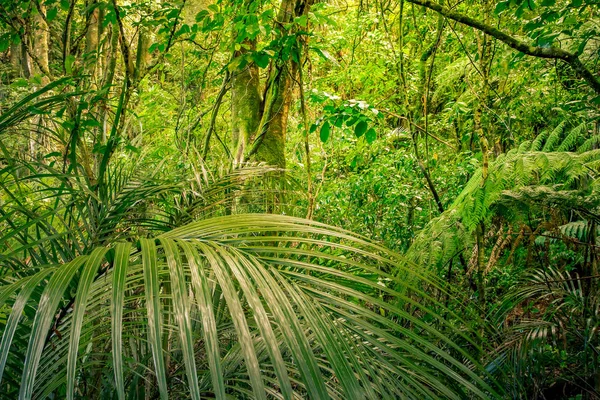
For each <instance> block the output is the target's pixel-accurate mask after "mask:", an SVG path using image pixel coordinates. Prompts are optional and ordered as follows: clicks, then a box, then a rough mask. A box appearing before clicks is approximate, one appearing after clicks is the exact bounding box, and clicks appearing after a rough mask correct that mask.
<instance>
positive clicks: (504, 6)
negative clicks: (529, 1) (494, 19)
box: [494, 1, 510, 15]
mask: <svg viewBox="0 0 600 400" xmlns="http://www.w3.org/2000/svg"><path fill="white" fill-rule="evenodd" d="M509 5H510V1H501V2H499V3H498V4H496V8H495V9H494V14H496V15H499V14H500V13H501V12H502V11H504V10H506V9H507V8H508V6H509Z"/></svg>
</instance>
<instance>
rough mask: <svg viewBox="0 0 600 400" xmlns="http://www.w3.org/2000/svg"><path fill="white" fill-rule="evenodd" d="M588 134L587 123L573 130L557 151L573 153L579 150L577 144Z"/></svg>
mask: <svg viewBox="0 0 600 400" xmlns="http://www.w3.org/2000/svg"><path fill="white" fill-rule="evenodd" d="M586 132H587V124H586V123H585V122H584V123H582V124H581V125H579V126H577V127H575V128H574V129H571V131H570V132H569V134H568V135H567V136H566V137H565V138H564V140H563V141H562V143H561V144H560V145H559V146H558V148H557V149H556V151H571V150H573V149H575V148H577V144H578V143H579V142H581V140H582V139H583V138H584V133H586Z"/></svg>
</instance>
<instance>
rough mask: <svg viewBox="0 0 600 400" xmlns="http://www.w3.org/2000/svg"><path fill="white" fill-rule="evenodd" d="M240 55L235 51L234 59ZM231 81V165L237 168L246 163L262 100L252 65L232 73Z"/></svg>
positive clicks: (256, 73) (256, 75) (257, 78)
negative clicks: (232, 150)
mask: <svg viewBox="0 0 600 400" xmlns="http://www.w3.org/2000/svg"><path fill="white" fill-rule="evenodd" d="M245 44H246V45H248V46H251V48H253V47H254V43H251V42H249V41H246V43H245ZM242 54H243V52H242V51H237V52H235V53H234V57H239V56H241V55H242ZM231 80H232V87H231V118H232V121H231V122H232V130H231V137H232V140H233V149H234V152H233V165H234V166H239V165H240V164H242V163H243V162H245V161H246V160H245V157H246V153H247V147H248V143H250V142H251V141H252V140H254V138H255V136H256V132H257V130H258V125H259V122H260V114H261V103H262V98H261V95H260V92H259V85H260V80H259V76H258V66H257V65H256V64H254V63H250V64H248V65H246V66H245V67H244V68H243V69H242V70H241V71H236V72H234V73H233V75H232V78H231Z"/></svg>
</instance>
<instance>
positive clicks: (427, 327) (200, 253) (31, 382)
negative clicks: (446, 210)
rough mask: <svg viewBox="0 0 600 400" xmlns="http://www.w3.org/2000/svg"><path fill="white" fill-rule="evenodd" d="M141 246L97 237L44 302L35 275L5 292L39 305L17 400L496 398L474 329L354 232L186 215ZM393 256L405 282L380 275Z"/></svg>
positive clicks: (268, 218) (424, 281)
mask: <svg viewBox="0 0 600 400" xmlns="http://www.w3.org/2000/svg"><path fill="white" fill-rule="evenodd" d="M136 246H137V250H135V249H134V250H133V251H131V246H130V245H129V244H125V243H119V244H116V247H115V248H114V250H113V249H112V247H111V246H109V247H108V248H106V247H99V248H97V249H96V250H94V251H93V252H92V255H91V256H89V257H86V256H81V257H78V258H76V259H75V261H73V262H71V263H68V264H65V265H63V266H60V267H58V268H57V269H51V270H48V271H49V272H48V274H51V277H50V279H49V282H48V284H47V286H46V289H45V290H44V294H43V295H42V299H41V300H40V301H39V302H37V300H36V299H35V298H31V299H28V298H27V297H29V296H28V295H27V293H28V292H27V291H31V290H32V289H31V287H35V286H37V285H38V284H41V282H42V281H43V277H37V279H36V280H35V281H33V280H30V278H23V279H22V280H23V283H22V285H23V286H22V287H23V289H21V292H20V293H23V296H20V294H16V295H15V294H14V293H13V292H11V291H10V290H9V291H8V292H9V295H8V297H7V301H8V302H9V304H10V303H12V304H13V309H14V310H15V311H18V310H19V309H22V307H23V304H22V303H23V302H24V301H25V302H29V304H30V305H31V306H32V307H36V308H37V312H36V315H35V317H34V321H33V324H31V325H30V324H28V323H21V324H19V326H18V327H17V328H16V329H17V330H18V335H20V336H23V337H29V338H30V339H29V346H28V349H27V354H28V356H27V359H26V363H25V366H24V368H23V369H22V370H21V369H19V367H18V365H13V364H10V365H8V364H7V365H6V369H7V370H8V369H10V373H11V375H15V374H21V375H22V377H23V378H22V379H23V382H24V385H23V386H22V387H21V389H20V390H21V398H23V399H29V398H33V397H36V398H37V397H44V396H48V395H50V394H52V393H54V394H55V395H57V394H59V393H66V395H67V396H68V397H71V396H74V394H75V391H77V393H82V394H84V395H85V396H87V397H99V396H103V395H106V396H113V395H117V396H118V397H119V398H130V397H131V398H137V396H160V397H161V398H167V397H174V398H180V397H192V398H203V397H207V396H208V397H217V398H225V397H227V396H228V395H230V396H233V397H238V398H267V397H271V396H274V397H278V398H286V399H292V398H304V397H309V398H403V397H409V398H415V397H425V398H463V397H464V396H470V397H478V398H488V397H496V396H497V395H498V393H499V389H498V387H497V386H496V385H495V383H494V380H493V379H492V377H491V376H489V374H488V373H487V372H486V371H485V369H484V368H483V366H482V365H481V364H480V363H479V361H478V360H476V359H474V358H472V357H471V356H470V355H469V350H468V349H469V348H470V349H471V350H472V351H474V352H475V351H476V348H477V343H478V342H479V339H478V338H477V336H476V334H474V333H470V332H468V328H467V327H468V324H467V323H466V322H464V321H461V320H460V318H459V317H458V316H456V315H455V314H452V313H450V311H449V310H446V309H445V308H444V306H443V305H442V304H440V303H439V302H437V301H436V300H435V298H433V297H432V296H429V295H427V294H426V293H425V292H424V291H423V288H425V287H427V288H432V287H438V286H437V285H438V284H437V283H436V279H434V278H431V277H429V276H427V275H423V273H422V272H415V271H413V270H412V269H411V268H406V265H402V266H401V265H400V264H399V262H400V261H401V258H400V256H399V255H397V254H395V253H392V252H390V251H388V250H386V249H384V248H382V247H380V246H378V245H376V244H374V243H371V242H369V241H368V240H366V239H364V238H362V237H359V236H356V235H354V234H352V233H350V232H347V231H344V230H341V229H336V228H332V227H329V226H326V225H323V224H320V223H316V222H312V221H306V220H301V219H296V218H291V217H284V216H276V215H257V214H250V215H239V216H226V217H219V218H212V219H208V220H204V221H199V222H195V223H192V224H190V225H187V226H184V227H182V228H180V229H176V230H173V231H171V232H168V233H165V234H163V235H161V236H159V237H157V238H156V240H154V239H141V240H140V241H139V244H137V245H136ZM103 259H106V260H107V262H108V264H107V265H106V267H105V265H104V264H102V265H103V267H102V271H103V272H102V275H98V273H97V272H98V266H99V265H100V262H101V261H102V260H103ZM84 264H85V265H84ZM82 265H84V267H83V268H80V267H81V266H82ZM396 267H397V268H401V269H402V268H403V271H404V272H403V273H402V274H401V277H398V278H396V277H394V276H391V275H389V274H387V273H385V272H383V271H386V270H387V271H389V270H393V269H396ZM80 269H81V271H80ZM92 277H93V279H92ZM74 284H76V286H74V287H76V288H77V292H76V295H75V298H74V303H73V304H74V309H73V312H67V313H66V314H65V313H63V315H65V317H64V318H62V319H60V320H58V321H55V326H56V330H57V331H60V332H62V334H61V335H58V334H56V333H50V334H48V332H49V331H50V327H51V324H52V321H53V318H52V317H53V316H54V315H56V311H57V307H58V306H59V305H60V304H65V301H66V300H67V299H68V291H67V293H66V292H65V290H66V289H67V287H73V286H72V285H74ZM6 287H9V286H6ZM2 289H4V288H0V293H1V292H2ZM25 289H27V291H25ZM438 290H442V289H441V288H439V287H438ZM84 292H85V293H84ZM408 293H411V294H410V295H409V294H408ZM407 310H412V311H407ZM442 314H444V315H448V316H451V318H452V319H453V320H452V322H451V323H450V322H448V321H445V320H444V318H442V317H441V315H442ZM10 318H11V319H12V321H13V322H11V328H10V329H11V330H13V329H15V328H14V326H15V322H14V321H15V318H16V317H14V318H13V317H12V315H11V316H10ZM27 319H28V318H25V320H27ZM18 322H19V320H18V319H16V323H18ZM407 323H408V325H407ZM434 326H437V327H438V328H434ZM438 329H439V330H438ZM8 335H11V333H9V334H8ZM8 346H9V347H10V344H9V345H8ZM2 348H3V349H5V348H7V345H6V344H5V343H4V342H3V343H2ZM111 352H112V353H113V354H112V355H111V354H110V353H111ZM467 365H468V366H467ZM103 377H104V378H103ZM139 380H142V381H147V382H148V383H147V384H145V385H142V386H140V387H141V389H139V390H142V391H146V393H145V394H140V393H138V392H136V393H137V394H136V393H134V392H131V391H130V392H127V391H126V388H127V387H129V385H131V384H132V382H137V381H139ZM84 382H87V384H84ZM3 385H5V387H4V388H3V389H5V392H6V393H9V392H10V390H12V388H11V387H6V385H11V383H10V382H6V383H5V382H3ZM138 386H139V384H138Z"/></svg>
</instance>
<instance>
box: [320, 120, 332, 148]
mask: <svg viewBox="0 0 600 400" xmlns="http://www.w3.org/2000/svg"><path fill="white" fill-rule="evenodd" d="M330 132H331V126H330V125H329V122H327V121H325V122H324V123H323V126H321V131H320V135H319V137H320V138H321V142H323V143H325V142H326V141H327V139H329V134H330Z"/></svg>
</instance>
